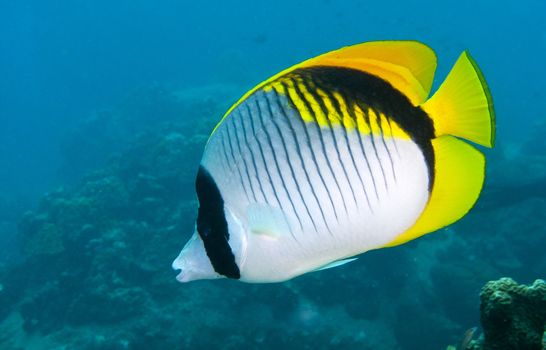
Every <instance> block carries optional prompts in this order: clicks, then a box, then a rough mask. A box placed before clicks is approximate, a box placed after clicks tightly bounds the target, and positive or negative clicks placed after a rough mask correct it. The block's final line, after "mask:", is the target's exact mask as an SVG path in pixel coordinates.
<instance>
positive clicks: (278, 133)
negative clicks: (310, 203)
mask: <svg viewBox="0 0 546 350" xmlns="http://www.w3.org/2000/svg"><path fill="white" fill-rule="evenodd" d="M270 97H272V98H274V100H275V102H276V104H277V106H278V109H279V113H280V114H281V115H280V116H279V117H283V118H284V119H285V122H286V123H288V122H289V121H288V118H287V117H286V114H285V113H284V111H283V110H282V109H281V108H280V106H279V101H278V97H277V96H276V95H272V93H268V94H265V100H266V102H267V107H268V109H269V114H270V115H271V123H272V124H273V127H274V128H275V130H276V132H277V136H278V137H279V138H280V140H281V144H282V147H283V150H284V154H285V156H286V162H287V163H288V168H289V169H290V175H291V176H292V179H293V180H294V182H295V184H296V190H297V192H298V194H299V197H300V200H301V202H302V204H303V206H304V207H305V210H306V212H307V216H309V219H311V223H312V224H313V227H314V229H315V231H317V225H316V224H315V220H314V219H313V216H312V215H311V213H310V212H309V208H307V203H305V198H304V197H303V194H302V193H301V186H300V183H299V181H298V178H297V176H296V173H295V171H294V167H293V166H292V161H291V159H290V153H289V152H288V148H287V146H286V140H285V136H284V135H283V133H282V132H281V129H280V127H279V125H278V124H277V120H276V118H273V109H272V107H271V101H270V100H269V99H270ZM293 141H294V142H295V141H296V140H295V139H294V140H293ZM281 177H282V174H281ZM283 184H284V180H283ZM285 188H286V186H285ZM286 192H287V194H288V196H289V198H290V202H292V198H291V197H290V193H289V191H288V189H287V191H286ZM292 207H293V208H294V213H295V214H296V216H297V218H298V221H299V223H300V227H301V229H302V230H303V224H302V222H301V218H300V216H299V213H298V211H297V210H296V209H295V207H294V204H293V203H292Z"/></svg>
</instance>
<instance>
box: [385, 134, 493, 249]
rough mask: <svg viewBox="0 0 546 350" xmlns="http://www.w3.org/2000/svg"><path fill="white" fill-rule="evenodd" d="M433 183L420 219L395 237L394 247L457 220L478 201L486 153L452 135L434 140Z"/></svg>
mask: <svg viewBox="0 0 546 350" xmlns="http://www.w3.org/2000/svg"><path fill="white" fill-rule="evenodd" d="M432 147H433V148H434V155H435V161H434V174H435V177H434V186H433V188H432V193H431V195H430V199H429V201H428V204H427V206H426V207H425V210H424V211H423V213H422V214H421V216H420V217H419V219H418V220H417V222H416V223H415V224H414V225H413V226H412V227H411V228H410V229H409V230H407V231H406V232H404V233H403V234H401V235H400V236H398V237H397V238H396V239H395V240H394V241H392V242H390V243H389V244H387V245H386V247H393V246H396V245H400V244H403V243H405V242H408V241H411V240H412V239H415V238H417V237H420V236H423V235H425V234H427V233H430V232H433V231H436V230H438V229H440V228H442V227H444V226H447V225H449V224H452V223H454V222H455V221H457V220H459V219H460V218H461V217H463V216H464V215H465V214H466V213H467V212H468V211H469V210H470V209H471V208H472V206H474V203H476V200H477V199H478V196H479V195H480V192H481V189H482V186H483V182H484V178H485V158H484V156H483V154H482V153H481V152H480V151H478V150H477V149H475V148H474V147H473V146H471V145H469V144H467V143H466V142H464V141H462V140H459V139H457V138H455V137H453V136H449V135H446V136H441V137H438V138H436V139H433V140H432Z"/></svg>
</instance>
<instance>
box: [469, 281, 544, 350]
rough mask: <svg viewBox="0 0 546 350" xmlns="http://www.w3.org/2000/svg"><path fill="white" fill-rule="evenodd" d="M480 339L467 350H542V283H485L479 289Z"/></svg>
mask: <svg viewBox="0 0 546 350" xmlns="http://www.w3.org/2000/svg"><path fill="white" fill-rule="evenodd" d="M480 299H481V307H480V311H481V323H482V328H483V336H482V338H481V339H480V340H477V341H473V342H472V343H470V344H469V345H468V346H467V347H465V349H468V350H482V349H483V350H542V349H543V348H544V343H543V342H544V334H545V332H546V283H545V282H544V281H543V280H536V281H535V282H534V283H533V284H532V285H530V286H525V285H519V284H517V283H516V282H515V281H514V280H512V279H510V278H501V279H500V280H498V281H490V282H488V283H487V284H486V285H485V286H484V287H483V289H482V292H481V294H480Z"/></svg>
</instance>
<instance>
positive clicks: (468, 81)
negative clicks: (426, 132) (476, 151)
mask: <svg viewBox="0 0 546 350" xmlns="http://www.w3.org/2000/svg"><path fill="white" fill-rule="evenodd" d="M421 108H423V110H424V111H425V112H427V114H428V115H429V116H430V117H431V118H432V120H433V121H434V129H435V132H436V136H442V135H453V136H457V137H461V138H464V139H467V140H469V141H472V142H475V143H477V144H479V145H482V146H486V147H493V144H494V142H495V113H494V110H493V101H492V99H491V94H490V93H489V89H488V88H487V84H486V82H485V79H484V77H483V75H482V73H481V71H480V69H479V68H478V65H477V64H476V62H475V61H474V60H473V59H472V57H470V54H469V53H468V52H467V51H465V52H463V53H462V54H461V56H460V57H459V59H458V60H457V62H456V63H455V65H454V66H453V68H452V69H451V72H449V74H448V76H447V78H446V80H445V81H444V82H443V83H442V85H441V86H440V88H439V89H438V91H436V93H435V94H434V96H432V97H431V98H430V99H429V100H428V101H426V102H425V103H424V104H422V105H421Z"/></svg>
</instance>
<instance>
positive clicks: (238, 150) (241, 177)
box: [226, 115, 250, 201]
mask: <svg viewBox="0 0 546 350" xmlns="http://www.w3.org/2000/svg"><path fill="white" fill-rule="evenodd" d="M230 125H231V126H232V128H233V129H234V130H233V132H234V133H235V146H236V147H237V152H238V154H239V157H240V158H242V160H243V162H242V163H243V166H244V170H245V174H246V177H243V172H242V171H241V167H240V163H239V162H235V163H234V164H233V166H234V167H235V168H236V169H237V173H238V174H239V179H240V181H241V187H242V188H243V192H244V193H245V196H246V199H247V200H248V201H250V196H249V195H248V189H247V186H246V185H245V180H244V179H245V178H246V179H248V182H249V186H250V176H249V174H248V169H247V168H246V162H245V160H244V157H243V153H242V152H241V145H240V143H239V137H238V136H237V129H236V128H235V116H233V115H232V116H231V118H229V120H227V121H226V129H227V133H228V137H229V140H230V141H229V142H230V144H231V142H233V138H234V137H233V135H232V134H231V132H230V127H229V126H230Z"/></svg>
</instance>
